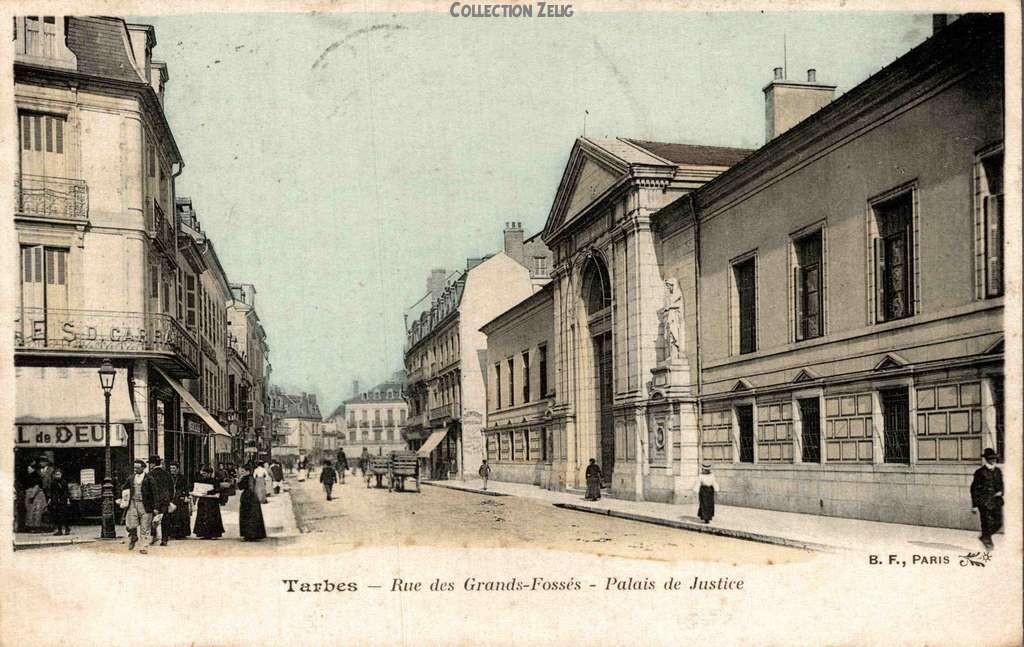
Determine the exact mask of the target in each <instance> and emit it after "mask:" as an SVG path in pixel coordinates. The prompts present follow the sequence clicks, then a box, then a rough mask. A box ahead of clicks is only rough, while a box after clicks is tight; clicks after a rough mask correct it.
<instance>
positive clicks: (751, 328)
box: [732, 257, 757, 354]
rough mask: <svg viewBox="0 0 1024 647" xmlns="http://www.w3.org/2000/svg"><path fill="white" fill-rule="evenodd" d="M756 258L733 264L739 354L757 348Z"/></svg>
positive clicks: (751, 351)
mask: <svg viewBox="0 0 1024 647" xmlns="http://www.w3.org/2000/svg"><path fill="white" fill-rule="evenodd" d="M755 261H756V258H755V257H751V258H748V259H747V260H745V261H742V262H740V263H737V264H735V265H733V267H732V271H733V277H734V279H735V281H736V297H735V298H736V314H737V322H736V323H737V332H738V333H739V339H738V346H739V351H740V353H741V354H743V353H753V352H754V351H755V350H757V287H756V286H757V276H756V269H755V265H754V263H755Z"/></svg>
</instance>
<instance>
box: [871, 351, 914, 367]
mask: <svg viewBox="0 0 1024 647" xmlns="http://www.w3.org/2000/svg"><path fill="white" fill-rule="evenodd" d="M907 364H909V362H908V361H907V360H905V359H903V358H902V357H900V356H899V355H897V354H896V353H889V354H887V355H886V356H885V357H883V358H882V361H880V362H878V363H877V364H875V370H876V371H891V370H893V369H897V368H903V367H904V366H906V365H907Z"/></svg>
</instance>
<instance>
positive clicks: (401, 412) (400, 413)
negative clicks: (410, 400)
mask: <svg viewBox="0 0 1024 647" xmlns="http://www.w3.org/2000/svg"><path fill="white" fill-rule="evenodd" d="M398 424H400V425H404V424H405V409H399V410H398Z"/></svg>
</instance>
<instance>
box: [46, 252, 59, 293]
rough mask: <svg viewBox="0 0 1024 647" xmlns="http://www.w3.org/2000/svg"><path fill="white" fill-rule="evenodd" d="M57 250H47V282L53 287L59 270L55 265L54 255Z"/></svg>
mask: <svg viewBox="0 0 1024 647" xmlns="http://www.w3.org/2000/svg"><path fill="white" fill-rule="evenodd" d="M55 253H56V250H53V249H48V250H46V282H47V283H48V284H50V285H53V282H54V280H55V279H56V278H57V268H56V267H55V263H54V260H55V259H54V254H55Z"/></svg>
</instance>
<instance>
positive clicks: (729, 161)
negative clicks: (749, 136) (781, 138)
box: [626, 139, 753, 166]
mask: <svg viewBox="0 0 1024 647" xmlns="http://www.w3.org/2000/svg"><path fill="white" fill-rule="evenodd" d="M626 141H627V142H630V143H631V144H635V145H637V146H639V147H640V148H643V149H644V150H647V151H650V152H651V153H653V154H655V155H657V156H658V157H663V158H665V159H667V160H669V161H670V162H674V163H676V164H694V165H697V166H732V165H733V164H736V163H737V162H739V161H741V160H742V159H744V158H745V157H747V156H748V155H750V154H751V153H752V152H753V151H752V150H750V149H748V148H730V147H727V146H701V145H697V144H673V143H670V142H651V141H645V140H642V139H626Z"/></svg>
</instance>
